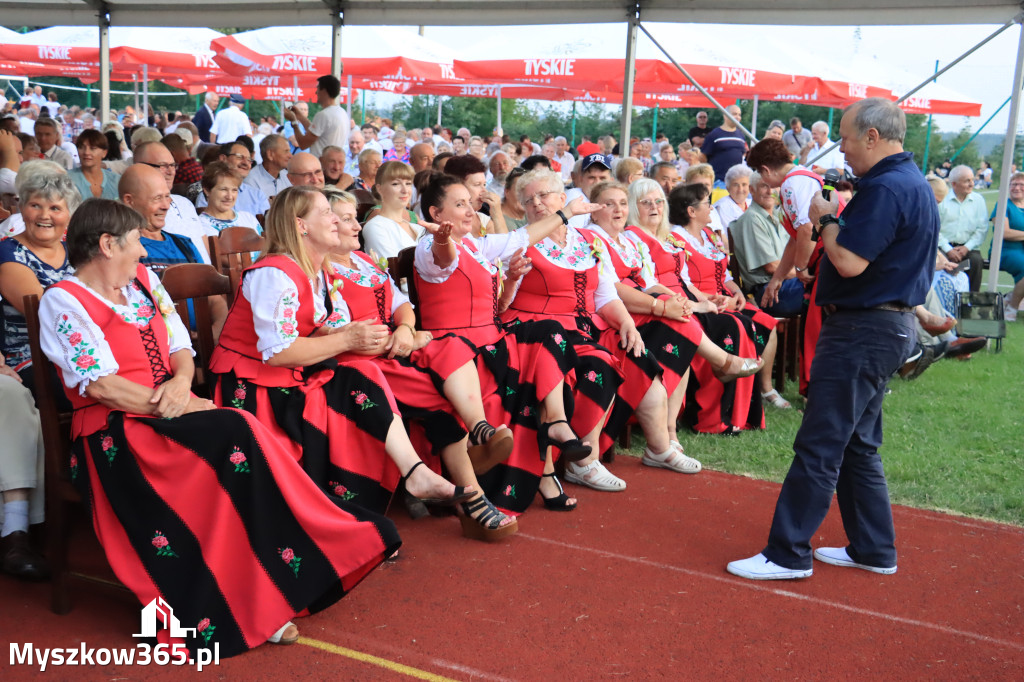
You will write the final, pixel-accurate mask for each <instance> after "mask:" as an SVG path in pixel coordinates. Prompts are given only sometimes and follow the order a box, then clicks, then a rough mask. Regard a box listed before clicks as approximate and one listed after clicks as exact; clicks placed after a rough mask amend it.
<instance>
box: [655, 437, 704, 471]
mask: <svg viewBox="0 0 1024 682" xmlns="http://www.w3.org/2000/svg"><path fill="white" fill-rule="evenodd" d="M677 446H678V449H677ZM682 447H683V446H682V445H679V444H678V443H676V442H673V443H672V445H671V447H669V449H668V450H666V451H665V452H663V453H661V454H660V455H659V454H655V453H654V452H651V449H650V448H644V456H643V458H642V459H641V460H640V463H641V464H646V465H647V466H649V467H655V468H657V469H669V470H671V471H676V472H679V473H680V474H696V473H699V472H700V470H701V468H702V467H701V464H700V462H698V461H697V460H695V459H694V458H693V457H690V456H688V455H686V454H685V453H684V452H683V450H682Z"/></svg>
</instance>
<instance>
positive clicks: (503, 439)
mask: <svg viewBox="0 0 1024 682" xmlns="http://www.w3.org/2000/svg"><path fill="white" fill-rule="evenodd" d="M511 453H512V431H511V430H510V429H508V428H506V427H504V426H503V427H501V428H500V429H496V428H494V427H493V426H491V425H490V424H488V423H487V422H486V421H483V420H480V421H478V422H477V423H476V426H474V427H473V430H472V431H470V433H469V461H470V462H472V463H473V473H475V474H477V475H480V474H486V473H487V472H488V471H490V470H491V469H493V468H494V467H495V466H497V465H498V464H501V463H502V462H504V461H505V460H506V459H508V456H509V455H510V454H511Z"/></svg>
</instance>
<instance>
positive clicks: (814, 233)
mask: <svg viewBox="0 0 1024 682" xmlns="http://www.w3.org/2000/svg"><path fill="white" fill-rule="evenodd" d="M838 224H839V218H836V217H835V216H834V215H832V214H831V213H829V214H828V215H823V216H821V219H820V220H819V221H818V227H815V228H812V229H811V241H812V242H816V241H818V239H819V238H820V237H821V233H822V231H823V230H824V229H825V226H826V225H838Z"/></svg>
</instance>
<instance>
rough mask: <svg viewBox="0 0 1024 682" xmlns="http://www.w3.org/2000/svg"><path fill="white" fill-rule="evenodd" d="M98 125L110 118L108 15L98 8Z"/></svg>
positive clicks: (104, 9) (104, 7) (104, 8)
mask: <svg viewBox="0 0 1024 682" xmlns="http://www.w3.org/2000/svg"><path fill="white" fill-rule="evenodd" d="M99 21H100V126H101V127H102V126H103V125H104V124H106V123H107V121H109V120H110V15H109V14H108V13H107V8H106V6H105V5H104V6H103V7H101V8H100V14H99Z"/></svg>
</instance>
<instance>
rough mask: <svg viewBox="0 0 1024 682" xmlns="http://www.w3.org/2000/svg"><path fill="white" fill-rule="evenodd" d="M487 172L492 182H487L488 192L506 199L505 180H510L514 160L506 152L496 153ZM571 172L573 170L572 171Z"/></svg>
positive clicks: (489, 163) (492, 156)
mask: <svg viewBox="0 0 1024 682" xmlns="http://www.w3.org/2000/svg"><path fill="white" fill-rule="evenodd" d="M487 170H488V171H489V173H490V180H488V182H487V191H489V192H494V193H495V194H497V195H498V196H499V197H501V198H502V199H504V198H505V180H507V179H508V174H509V172H510V171H511V170H512V159H510V158H508V154H506V153H505V152H502V151H497V152H494V153H493V154H491V159H490V161H489V162H488V164H487ZM571 170H572V169H570V171H571Z"/></svg>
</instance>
